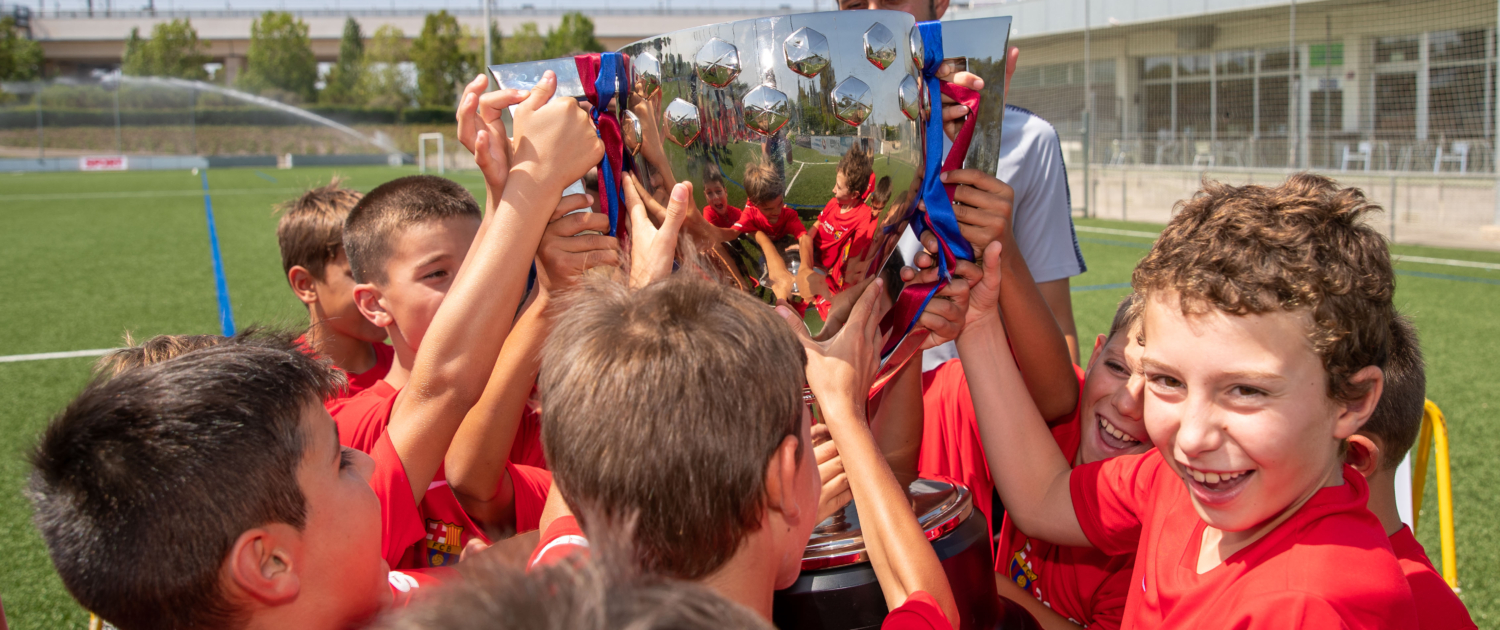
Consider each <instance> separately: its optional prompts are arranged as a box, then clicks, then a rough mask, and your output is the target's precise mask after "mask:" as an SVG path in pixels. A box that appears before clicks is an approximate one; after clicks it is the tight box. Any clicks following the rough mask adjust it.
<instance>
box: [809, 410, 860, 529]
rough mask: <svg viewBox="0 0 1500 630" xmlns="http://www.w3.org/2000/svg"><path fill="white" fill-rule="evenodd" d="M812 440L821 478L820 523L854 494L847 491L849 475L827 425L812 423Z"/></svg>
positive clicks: (840, 508) (840, 507)
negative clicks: (845, 470)
mask: <svg viewBox="0 0 1500 630" xmlns="http://www.w3.org/2000/svg"><path fill="white" fill-rule="evenodd" d="M812 442H813V454H814V455H815V456H816V457H817V460H818V476H819V477H820V478H822V480H823V492H822V494H820V495H819V496H818V522H820V523H821V522H823V519H826V518H828V517H830V516H833V515H834V514H835V513H837V512H838V511H839V510H842V509H844V506H845V505H847V504H848V503H849V499H851V498H853V497H854V495H853V494H851V493H850V491H849V475H848V474H846V473H845V472H844V460H843V459H842V458H840V457H839V447H838V445H837V444H834V443H833V434H831V433H829V431H828V425H826V424H815V425H813V427H812Z"/></svg>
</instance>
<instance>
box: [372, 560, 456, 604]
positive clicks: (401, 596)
mask: <svg viewBox="0 0 1500 630" xmlns="http://www.w3.org/2000/svg"><path fill="white" fill-rule="evenodd" d="M458 579H459V576H458V572H457V571H455V570H453V569H447V568H444V569H407V570H405V571H391V572H390V573H389V574H387V575H386V581H387V582H389V583H390V585H391V596H392V598H391V608H405V607H407V606H410V605H411V604H412V602H415V601H418V600H420V599H422V598H423V597H424V596H426V595H427V594H428V593H431V592H432V591H433V589H435V588H437V587H439V586H442V585H443V584H451V583H453V582H454V581H457V580H458Z"/></svg>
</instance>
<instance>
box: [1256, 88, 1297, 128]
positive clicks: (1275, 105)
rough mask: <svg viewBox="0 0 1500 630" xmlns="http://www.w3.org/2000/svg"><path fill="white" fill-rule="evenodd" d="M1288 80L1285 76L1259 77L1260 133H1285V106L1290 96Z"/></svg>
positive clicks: (1289, 100)
mask: <svg viewBox="0 0 1500 630" xmlns="http://www.w3.org/2000/svg"><path fill="white" fill-rule="evenodd" d="M1289 81H1290V79H1288V78H1287V77H1262V78H1261V79H1260V135H1262V136H1285V135H1287V115H1286V114H1287V109H1288V107H1287V106H1288V105H1289V104H1290V103H1291V98H1292V95H1291V86H1290V84H1289Z"/></svg>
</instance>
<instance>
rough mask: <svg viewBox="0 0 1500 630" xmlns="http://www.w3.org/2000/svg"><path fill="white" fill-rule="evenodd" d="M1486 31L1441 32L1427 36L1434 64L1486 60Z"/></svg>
mask: <svg viewBox="0 0 1500 630" xmlns="http://www.w3.org/2000/svg"><path fill="white" fill-rule="evenodd" d="M1484 40H1485V36H1484V31H1482V30H1479V31H1440V32H1437V33H1432V34H1430V35H1428V36H1427V41H1428V42H1429V46H1430V54H1431V55H1432V57H1431V61H1432V63H1442V62H1445V61H1466V60H1480V59H1484Z"/></svg>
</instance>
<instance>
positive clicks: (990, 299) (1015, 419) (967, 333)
mask: <svg viewBox="0 0 1500 630" xmlns="http://www.w3.org/2000/svg"><path fill="white" fill-rule="evenodd" d="M1000 250H1001V246H1000V244H999V243H998V242H995V243H991V244H990V245H989V247H987V248H985V250H984V258H983V260H984V276H983V278H980V279H979V280H978V281H971V285H970V286H971V287H972V289H971V291H970V294H969V315H968V321H967V322H966V323H965V325H964V331H963V333H962V334H960V335H959V336H958V355H959V357H960V358H962V359H963V362H964V373H965V374H967V375H968V379H969V394H970V396H972V397H973V399H974V411H975V413H976V414H977V415H978V423H979V439H980V442H981V443H983V445H984V453H985V460H986V461H987V462H988V463H989V466H990V474H991V475H992V476H993V477H994V479H995V487H996V488H997V489H998V490H999V491H1000V499H1001V501H1002V502H1004V504H1005V509H1006V512H1007V513H1009V514H1010V517H1011V519H1012V520H1014V521H1015V524H1016V526H1017V527H1018V528H1020V530H1021V531H1023V532H1026V533H1027V534H1029V535H1031V536H1035V537H1037V538H1040V539H1042V540H1045V541H1048V542H1051V543H1054V544H1059V545H1073V546H1075V547H1090V546H1092V544H1091V543H1090V542H1089V539H1088V537H1086V536H1085V535H1084V533H1083V528H1082V527H1081V526H1079V524H1078V515H1077V514H1076V513H1075V512H1074V511H1073V500H1072V495H1071V491H1070V490H1069V486H1068V477H1069V472H1070V471H1071V467H1069V466H1068V460H1067V459H1065V458H1064V457H1063V455H1062V451H1060V450H1058V448H1057V442H1056V441H1055V440H1053V439H1052V435H1051V433H1050V432H1049V431H1048V430H1047V424H1046V422H1045V421H1043V419H1042V415H1041V413H1039V412H1038V411H1037V409H1036V404H1035V403H1033V402H1032V400H1031V395H1030V394H1029V393H1028V392H1027V389H1026V383H1025V382H1024V381H1023V380H1022V379H1021V372H1020V370H1019V369H1018V368H1017V367H1016V362H1015V359H1014V358H1012V356H1011V353H1010V346H1009V344H1007V343H1006V336H1005V324H1004V323H1002V321H1001V317H1000V314H999V309H998V302H999V300H1000V285H1001V279H1000ZM1006 281H1007V282H1008V281H1009V279H1008V278H1007V279H1006ZM1070 378H1071V375H1070Z"/></svg>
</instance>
